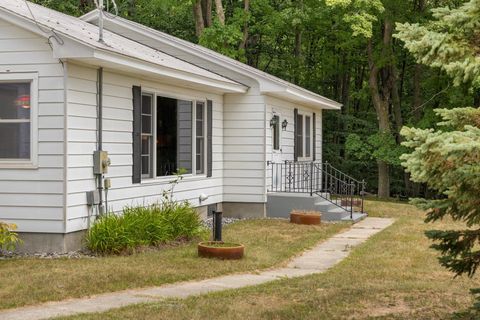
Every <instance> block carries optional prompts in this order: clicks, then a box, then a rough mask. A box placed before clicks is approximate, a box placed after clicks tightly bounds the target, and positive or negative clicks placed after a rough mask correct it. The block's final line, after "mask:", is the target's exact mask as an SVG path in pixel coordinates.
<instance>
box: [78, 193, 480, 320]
mask: <svg viewBox="0 0 480 320" xmlns="http://www.w3.org/2000/svg"><path fill="white" fill-rule="evenodd" d="M366 208H367V211H368V212H369V213H370V214H371V215H372V216H383V217H395V218H396V219H397V220H396V222H395V224H394V225H393V226H391V227H389V228H388V229H386V230H384V231H382V232H380V233H378V234H376V235H375V236H373V237H372V238H371V239H369V240H368V241H367V242H366V243H364V244H362V245H360V246H358V247H356V248H355V249H354V250H353V252H352V253H351V254H350V255H349V256H348V257H347V258H346V259H345V260H343V261H342V262H341V263H340V264H338V265H337V266H336V267H334V268H332V269H330V270H329V271H327V272H325V273H323V274H317V275H312V276H307V277H302V278H296V279H285V280H280V281H275V282H271V283H267V284H263V285H260V286H255V287H249V288H243V289H239V290H230V291H225V292H217V293H212V294H208V295H203V296H200V297H192V298H188V299H185V300H167V301H165V302H162V303H157V304H148V305H139V306H131V307H126V308H122V309H118V310H112V311H110V312H107V313H101V314H95V315H81V316H77V317H73V318H69V319H92V320H93V319H139V318H142V319H154V320H155V319H171V320H177V319H302V320H303V319H305V320H308V319H311V320H320V319H329V320H330V319H405V320H406V319H432V320H433V319H435V320H436V319H452V318H454V317H455V315H454V313H455V312H458V311H463V310H465V309H466V308H468V307H469V306H470V305H471V304H472V297H471V296H470V294H469V289H470V288H472V287H480V278H479V277H475V278H474V279H469V278H466V277H459V278H456V279H453V274H452V273H449V272H448V271H446V270H445V269H444V268H442V267H441V266H440V265H439V264H438V262H437V259H436V258H437V253H436V252H435V251H433V250H432V249H430V248H429V245H430V241H429V240H428V239H427V238H426V237H425V236H424V234H423V233H424V231H425V230H427V229H431V228H453V227H458V226H459V225H458V224H455V223H453V222H451V221H444V222H441V223H436V224H435V225H432V224H428V225H427V224H424V223H423V218H424V213H423V212H421V211H419V210H417V209H415V208H414V207H412V206H410V205H407V204H403V203H392V202H378V201H368V202H367V203H366ZM169 303H179V304H178V305H177V307H176V308H171V307H168V306H167V305H168V304H169ZM455 319H458V318H455Z"/></svg>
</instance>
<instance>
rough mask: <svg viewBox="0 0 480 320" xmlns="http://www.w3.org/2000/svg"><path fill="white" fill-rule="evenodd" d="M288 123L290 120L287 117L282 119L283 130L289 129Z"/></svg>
mask: <svg viewBox="0 0 480 320" xmlns="http://www.w3.org/2000/svg"><path fill="white" fill-rule="evenodd" d="M287 125H288V121H287V119H284V120H283V121H282V130H283V131H285V130H287Z"/></svg>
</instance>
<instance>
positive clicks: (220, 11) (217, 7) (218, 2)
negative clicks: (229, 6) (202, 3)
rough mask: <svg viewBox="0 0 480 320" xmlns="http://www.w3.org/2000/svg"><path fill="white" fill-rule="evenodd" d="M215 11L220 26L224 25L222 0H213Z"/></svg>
mask: <svg viewBox="0 0 480 320" xmlns="http://www.w3.org/2000/svg"><path fill="white" fill-rule="evenodd" d="M215 11H216V12H217V18H218V21H220V24H221V25H222V26H224V25H225V12H224V10H223V4H222V0H215Z"/></svg>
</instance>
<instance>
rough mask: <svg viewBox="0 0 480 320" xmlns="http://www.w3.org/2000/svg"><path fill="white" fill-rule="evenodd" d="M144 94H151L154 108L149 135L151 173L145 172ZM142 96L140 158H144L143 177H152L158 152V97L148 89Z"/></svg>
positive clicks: (151, 113) (151, 114)
mask: <svg viewBox="0 0 480 320" xmlns="http://www.w3.org/2000/svg"><path fill="white" fill-rule="evenodd" d="M143 96H150V97H151V99H152V105H151V107H152V110H151V112H150V115H149V116H150V117H151V120H150V121H151V122H150V126H151V133H150V134H149V135H148V136H149V137H150V138H151V141H150V143H149V148H150V155H149V158H150V161H149V167H150V168H149V173H148V174H144V173H143V156H144V154H143V136H144V135H147V134H145V133H144V132H143V116H144V115H146V114H144V113H143ZM141 97H142V104H141V108H140V109H141V115H142V117H141V119H142V121H141V130H140V135H141V138H142V139H141V141H142V147H141V148H140V159H141V160H142V161H141V164H140V166H141V169H142V170H141V174H142V179H150V178H153V177H154V174H155V173H154V168H155V167H156V166H154V164H155V163H156V152H154V146H155V141H156V132H155V125H156V119H155V116H156V113H155V109H156V107H157V99H156V96H155V94H154V93H151V92H146V91H142V94H141Z"/></svg>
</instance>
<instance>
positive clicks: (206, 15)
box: [202, 0, 212, 28]
mask: <svg viewBox="0 0 480 320" xmlns="http://www.w3.org/2000/svg"><path fill="white" fill-rule="evenodd" d="M202 11H203V12H202V13H203V21H204V25H205V27H206V28H208V27H210V26H212V0H202Z"/></svg>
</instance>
